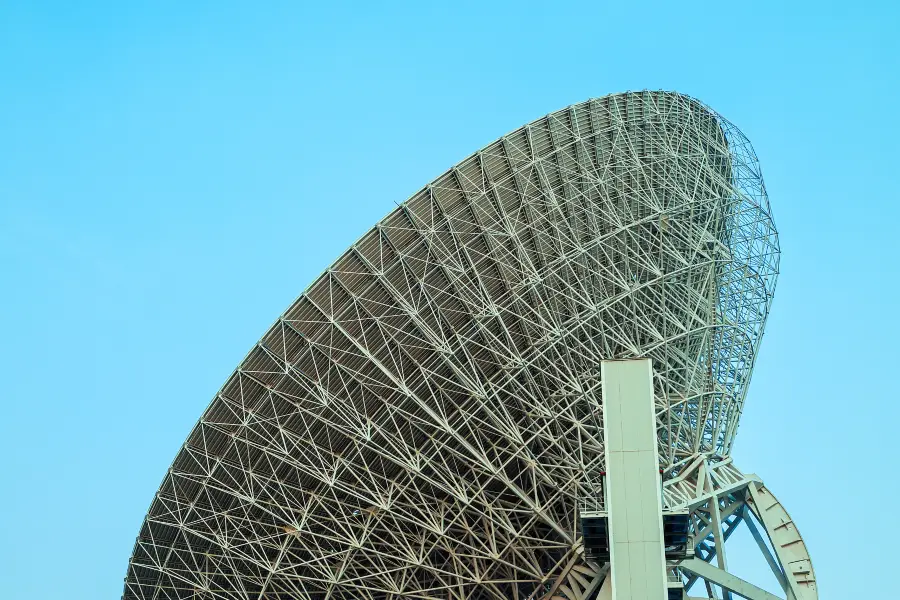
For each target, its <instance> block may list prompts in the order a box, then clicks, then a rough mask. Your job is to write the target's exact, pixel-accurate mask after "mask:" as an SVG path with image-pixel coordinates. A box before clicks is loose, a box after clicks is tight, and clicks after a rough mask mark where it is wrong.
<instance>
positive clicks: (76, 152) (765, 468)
mask: <svg viewBox="0 0 900 600" xmlns="http://www.w3.org/2000/svg"><path fill="white" fill-rule="evenodd" d="M369 4H370V3H362V2H360V3H329V2H316V3H312V2H310V3H303V2H254V3H252V2H247V3H240V4H239V3H234V2H222V1H220V2H180V1H179V2H146V3H141V2H106V3H103V2H92V1H87V0H82V1H79V2H30V1H25V0H22V1H20V2H15V1H9V0H8V1H5V2H0V209H2V210H0V275H2V278H0V286H2V294H0V319H2V320H0V369H2V371H0V372H2V374H3V385H2V388H0V402H2V412H0V457H2V463H0V464H2V474H0V485H2V489H0V538H2V539H0V590H2V592H0V596H2V597H3V598H4V599H11V600H19V599H22V600H24V599H26V598H27V599H43V598H75V599H94V598H117V597H118V596H119V595H120V594H121V591H122V579H123V577H124V575H125V570H126V566H127V562H128V558H129V556H130V552H131V549H132V545H133V543H134V539H135V536H136V534H137V532H138V527H139V526H140V523H141V520H142V518H143V516H144V513H145V511H146V509H147V508H148V506H149V504H150V501H151V499H152V497H153V494H154V492H155V491H156V488H157V486H158V484H159V482H160V481H161V479H162V477H163V474H164V473H165V471H166V469H167V468H168V466H169V464H170V462H171V460H172V459H173V457H174V456H175V453H176V451H177V450H178V448H179V446H180V445H181V443H182V442H183V440H184V439H185V437H186V436H187V434H188V432H189V431H190V429H191V428H192V427H193V425H194V423H195V421H196V420H197V419H198V418H199V416H200V414H201V413H202V411H203V409H204V408H205V407H206V405H207V403H208V402H209V401H210V399H211V398H212V397H213V395H214V394H215V393H216V391H217V390H218V388H219V386H220V385H221V384H222V383H223V382H224V381H225V379H226V378H227V377H228V375H229V374H230V372H231V371H232V369H233V368H234V367H235V366H236V365H237V364H238V362H239V361H240V360H241V358H243V356H244V354H245V353H246V352H247V351H248V350H249V349H250V347H251V346H252V345H253V343H254V342H255V341H256V340H257V339H258V338H259V337H260V335H261V334H262V333H263V332H264V331H265V330H266V329H267V328H268V326H269V325H270V324H271V323H272V322H273V321H274V320H275V318H276V317H277V316H278V315H279V314H280V313H281V311H282V310H283V309H285V308H286V307H287V306H288V304H289V303H290V302H291V301H292V300H293V299H294V298H295V297H296V296H297V295H299V294H300V292H302V291H303V289H304V288H305V287H306V285H307V284H309V283H310V282H311V281H312V280H313V278H314V277H315V276H317V275H318V274H319V273H320V272H321V271H322V270H324V269H325V268H326V267H327V266H328V265H329V264H330V263H331V262H332V261H333V260H334V259H335V258H336V257H337V256H338V255H339V254H340V253H341V252H342V251H343V250H344V249H345V248H346V247H347V246H349V245H350V244H351V243H352V242H353V241H355V240H356V238H357V237H359V236H360V235H361V234H362V233H364V232H365V231H366V230H367V229H368V228H369V227H370V226H371V225H373V224H374V223H375V221H376V220H378V219H379V218H380V217H382V216H383V215H384V214H386V213H387V212H388V211H389V210H391V208H392V207H393V206H394V205H395V203H396V202H401V201H403V200H404V199H405V198H407V197H408V196H410V195H411V194H412V193H413V192H415V191H416V190H417V189H418V188H420V187H421V186H423V185H424V184H425V183H427V182H428V181H430V180H431V179H433V178H434V177H435V176H437V175H439V174H440V173H441V172H443V171H444V170H446V169H447V168H448V167H450V166H451V165H453V164H454V163H456V162H457V161H459V160H461V159H463V158H464V157H466V156H467V155H469V154H470V153H472V152H473V151H475V150H476V149H478V148H480V147H481V146H483V145H485V144H486V143H488V142H490V141H492V140H494V139H495V138H497V137H499V136H501V135H503V134H504V133H506V132H508V131H510V130H512V129H515V128H517V127H519V126H520V125H522V124H524V123H526V122H527V121H530V120H532V119H535V118H538V117H540V116H542V115H544V114H546V113H548V112H551V111H553V110H556V109H559V108H562V107H564V106H566V105H569V104H571V103H574V102H579V101H582V100H585V99H587V98H589V97H594V96H601V95H604V94H607V93H612V92H619V91H624V90H640V89H644V88H649V89H659V88H663V89H674V90H678V91H681V92H684V93H687V94H690V95H692V96H695V97H697V98H699V99H701V100H703V101H704V102H706V103H707V104H709V105H710V106H712V107H713V108H714V109H715V110H717V111H718V112H720V113H722V114H723V115H725V116H726V117H727V118H728V119H730V120H731V121H733V122H734V123H735V124H736V125H737V126H738V127H740V128H741V129H742V130H743V132H744V133H745V134H746V135H747V137H748V138H750V140H751V141H752V142H753V144H754V146H755V148H756V150H757V153H758V155H759V158H760V161H761V164H762V168H763V174H764V176H765V180H766V184H767V187H768V190H769V194H770V198H771V202H772V206H773V210H774V214H775V220H776V224H777V226H778V229H779V231H780V233H781V244H782V250H783V257H782V273H781V277H780V280H779V283H778V288H777V290H776V297H775V302H774V305H773V312H772V315H771V318H770V321H769V324H768V328H767V332H766V336H765V339H764V342H763V346H762V351H761V354H760V357H759V360H758V362H757V366H756V371H755V374H754V378H753V383H752V385H751V387H750V394H749V398H748V402H747V406H746V410H745V411H744V417H743V421H742V424H741V430H740V434H739V435H738V438H737V445H736V450H735V457H736V460H737V462H738V465H739V466H740V467H741V468H742V469H743V470H744V471H745V472H756V473H758V474H759V475H761V476H762V477H763V478H764V479H765V481H766V482H767V484H768V485H769V487H770V488H771V489H772V490H773V491H774V492H775V493H776V494H777V495H778V497H779V499H781V501H782V502H783V504H784V505H785V506H786V507H787V509H788V510H789V511H790V512H791V514H792V516H793V517H794V519H795V520H796V522H797V523H798V524H799V526H800V529H801V531H802V533H803V535H804V537H805V539H806V541H807V543H808V546H809V548H810V550H811V553H812V556H813V559H814V561H815V562H814V564H815V567H816V571H817V575H818V580H819V582H820V587H821V595H820V598H822V600H839V599H840V600H844V599H847V598H853V597H863V595H865V597H871V598H875V597H879V598H889V597H896V596H897V595H898V592H897V577H896V576H897V570H896V557H897V556H898V555H900V551H898V547H897V543H898V540H900V530H898V525H897V523H898V521H897V517H896V510H895V508H894V505H895V503H896V501H897V497H898V491H900V490H898V484H897V480H898V474H897V459H896V453H897V451H896V448H897V440H898V438H900V432H898V431H897V427H898V422H900V410H898V398H897V386H896V377H897V368H898V367H897V346H896V342H897V340H898V338H900V325H898V317H897V297H898V292H900V288H898V275H900V269H898V251H900V242H898V238H900V197H898V183H897V176H898V170H900V165H898V162H900V151H898V146H900V118H898V97H900V85H898V80H900V44H898V36H900V19H898V13H897V9H895V8H893V7H892V5H891V4H892V3H888V2H884V3H881V4H879V3H875V2H841V3H829V2H822V1H818V2H722V1H720V2H713V3H702V2H672V3H659V4H655V3H653V2H640V3H637V6H634V7H632V6H631V3H628V2H621V1H618V2H603V1H597V0H594V1H591V2H583V3H573V4H568V5H566V3H563V2H560V3H546V4H531V3H528V2H507V3H491V2H485V3H481V2H472V3H470V2H462V1H456V2H447V3H440V5H438V3H431V2H414V3H409V4H391V3H384V2H379V3H377V4H378V5H379V6H378V7H373V6H370V5H369ZM371 4H376V3H371ZM738 554H740V552H738ZM732 562H734V560H732ZM752 568H755V567H752ZM752 568H751V570H752Z"/></svg>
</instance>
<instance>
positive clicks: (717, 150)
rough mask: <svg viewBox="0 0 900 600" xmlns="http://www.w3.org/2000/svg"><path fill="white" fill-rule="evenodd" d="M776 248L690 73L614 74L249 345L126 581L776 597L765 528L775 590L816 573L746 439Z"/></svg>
mask: <svg viewBox="0 0 900 600" xmlns="http://www.w3.org/2000/svg"><path fill="white" fill-rule="evenodd" d="M778 259H779V247H778V237H777V232H776V230H775V226H774V224H773V221H772V216H771V210H770V207H769V202H768V198H767V196H766V191H765V187H764V185H763V179H762V176H761V173H760V169H759V165H758V163H757V159H756V156H755V154H754V151H753V149H752V147H751V145H750V143H749V142H748V140H747V139H746V138H745V137H744V136H743V135H742V134H741V132H740V131H738V129H737V128H736V127H735V126H734V125H732V124H731V123H729V122H728V121H727V120H725V119H724V118H723V117H721V116H719V115H718V114H716V113H715V112H714V111H712V110H711V109H710V108H708V107H707V106H705V105H704V104H702V103H700V102H699V101H697V100H695V99H693V98H690V97H688V96H685V95H681V94H677V93H671V92H647V91H645V92H640V93H623V94H615V95H611V96H607V97H603V98H598V99H592V100H589V101H587V102H583V103H580V104H575V105H573V106H569V107H567V108H564V109H562V110H560V111H557V112H554V113H552V114H550V115H547V116H546V117H544V118H541V119H538V120H536V121H534V122H532V123H529V124H528V125H525V126H524V127H522V128H520V129H517V130H516V131H513V132H511V133H509V134H507V135H505V136H503V137H502V138H500V139H499V140H497V141H495V142H493V143H491V144H489V145H488V146H486V147H485V148H483V149H481V150H479V151H478V152H476V153H475V154H473V155H472V156H470V157H468V158H467V159H465V160H463V161H462V162H461V163H459V164H458V165H456V166H455V167H453V168H451V169H450V170H448V171H447V172H446V173H444V174H443V175H441V176H440V177H438V178H437V179H436V180H434V181H433V182H431V183H430V184H428V185H426V186H425V187H424V188H422V189H421V190H420V191H419V192H417V193H416V194H415V195H413V196H412V197H411V198H410V199H408V200H407V201H406V202H404V203H402V204H400V205H399V206H398V207H397V208H396V209H395V210H393V211H392V212H391V213H390V214H388V215H387V216H386V217H385V218H384V219H383V220H381V221H380V222H379V223H378V224H377V225H375V227H373V228H372V229H371V230H370V231H369V232H368V233H366V234H365V235H364V236H363V237H362V238H361V239H360V240H359V241H357V242H356V243H354V244H353V245H351V246H350V248H349V249H348V250H347V251H346V252H345V253H344V254H343V255H342V256H341V257H340V258H339V259H338V260H337V261H336V262H335V263H334V264H333V265H331V266H330V267H329V268H328V269H327V270H326V271H325V272H324V273H323V274H322V275H321V276H320V277H319V278H318V279H316V280H315V281H314V282H313V283H312V285H310V286H309V288H307V290H306V291H305V292H304V293H303V294H302V295H301V296H300V297H299V298H298V299H297V300H296V301H295V302H294V303H293V304H292V305H291V306H290V307H289V308H288V309H287V310H286V311H285V312H284V314H283V315H282V316H281V317H279V318H278V320H277V321H276V322H275V324H274V325H273V326H272V327H271V329H270V330H269V331H268V332H267V333H266V334H265V335H264V336H263V338H262V339H261V340H260V341H259V342H258V343H257V344H256V345H255V346H254V347H253V349H252V350H251V351H250V353H249V354H248V355H247V357H246V358H245V359H244V360H243V361H242V362H241V364H240V365H239V366H238V368H237V370H236V371H235V372H234V373H233V374H232V375H231V377H230V378H229V379H228V381H227V382H226V383H225V385H224V386H223V387H222V389H221V390H220V391H219V393H218V394H216V396H215V398H214V399H213V400H212V403H211V404H210V405H209V407H208V408H207V409H206V411H205V412H204V414H203V416H202V417H201V419H200V421H199V423H198V424H197V425H196V426H195V428H194V429H193V431H192V433H191V434H190V436H189V437H188V439H187V441H186V442H185V443H184V446H183V447H182V448H181V450H180V451H179V453H178V455H177V457H176V458H175V461H174V463H173V464H172V466H171V468H170V469H169V471H168V472H167V473H166V475H165V478H164V480H163V482H162V484H161V486H160V488H159V491H158V492H157V494H156V496H155V497H154V499H153V502H152V505H151V506H150V509H149V512H148V514H147V517H146V519H145V521H144V523H143V526H142V527H141V530H140V533H139V536H138V539H137V542H136V545H135V547H134V552H133V555H132V557H131V560H130V564H129V568H128V573H127V577H126V580H125V591H124V596H123V597H124V598H126V599H129V600H131V599H141V600H151V599H152V600H162V599H173V600H174V599H197V600H199V599H223V600H224V599H233V600H251V599H252V600H262V599H266V600H288V599H291V600H304V599H305V600H342V599H354V600H380V599H395V598H418V599H423V600H424V599H453V600H466V599H497V600H500V599H504V600H505V599H515V600H525V599H535V600H536V599H544V600H551V599H552V600H590V599H593V598H610V597H612V598H622V599H624V598H655V597H657V596H656V594H659V597H660V598H679V599H680V598H686V597H691V598H696V597H709V598H722V597H724V598H729V599H730V598H732V597H734V596H739V597H745V598H749V599H751V600H760V599H766V600H769V599H771V598H777V597H779V596H776V595H773V594H771V593H769V592H766V591H763V590H762V589H761V588H759V587H758V586H756V585H754V584H752V583H750V582H747V581H745V580H743V579H741V578H740V577H737V576H736V575H734V574H733V573H732V572H731V571H729V563H728V561H727V555H726V545H725V541H726V540H727V539H728V538H729V537H730V535H731V533H732V532H733V531H734V530H735V529H736V528H738V527H740V526H744V527H746V528H748V529H749V530H750V533H751V534H752V536H753V538H754V539H756V541H757V543H758V547H759V551H760V552H761V553H762V554H763V556H764V557H765V559H766V560H767V562H768V564H769V566H770V567H771V569H772V571H773V573H774V575H775V578H776V579H777V581H778V582H779V584H780V586H781V590H780V593H781V597H784V598H787V599H788V600H808V599H815V598H817V597H818V596H817V592H816V583H815V576H814V572H813V569H812V565H811V563H810V560H809V556H808V553H807V551H806V546H805V544H804V543H803V540H802V538H801V537H800V535H799V533H798V531H797V528H796V526H795V525H794V523H793V521H791V519H790V517H789V516H788V513H787V512H786V511H785V509H784V508H783V507H782V505H781V504H780V503H779V502H778V501H777V500H776V498H775V496H774V495H773V494H772V492H771V491H770V490H769V489H768V488H767V487H766V486H765V485H764V483H763V482H762V480H761V479H760V478H758V477H757V476H755V475H749V474H744V473H742V472H741V471H740V470H739V469H738V468H737V467H736V466H735V464H734V462H733V461H732V459H731V458H730V452H731V448H732V444H733V442H734V439H735V434H736V433H737V429H738V421H739V418H740V415H741V410H742V408H743V404H744V400H745V397H746V394H747V386H748V384H749V380H750V374H751V372H752V369H753V363H754V360H755V357H756V355H757V351H758V348H759V343H760V339H761V336H762V332H763V326H764V324H765V321H766V316H767V313H768V309H769V305H770V301H771V298H772V294H773V290H774V286H775V280H776V275H777V272H778ZM644 400H646V402H644ZM645 433H646V434H647V435H644V434H645ZM654 433H655V435H654ZM636 440H640V444H643V445H640V444H638V442H637V441H636ZM632 441H634V443H635V444H638V446H639V447H638V446H635V447H634V448H631V447H630V446H629V444H631V443H632ZM629 452H630V454H629ZM636 457H641V458H640V460H638V458H636ZM629 461H632V462H629ZM634 461H638V462H634ZM640 461H643V462H640ZM628 465H636V466H634V467H633V468H631V467H629V466H628ZM648 482H649V483H648ZM642 485H643V487H641V486H642ZM635 506H638V507H642V508H641V511H644V512H642V513H641V514H640V515H639V514H637V513H636V512H635V510H636V509H634V508H633V507H635ZM626 507H627V510H626ZM628 511H631V512H628ZM626 513H627V514H626ZM638 530H641V531H642V532H644V530H646V531H645V532H644V533H640V534H639V533H638ZM629 549H630V550H629ZM636 549H640V551H638V550H636ZM645 550H646V552H644V551H645ZM629 552H631V554H629ZM642 553H643V554H642ZM648 565H649V566H648ZM653 565H656V566H653ZM641 569H644V570H645V571H646V572H644V571H641ZM640 573H643V575H640ZM636 574H638V575H636ZM639 575H640V576H639ZM629 577H630V578H631V579H630V581H631V584H629V583H628V581H629ZM638 580H639V581H640V582H644V583H640V584H637V583H635V581H638ZM645 583H646V586H647V587H646V590H647V591H645V592H641V591H639V590H637V588H636V587H635V586H637V587H640V585H644V584H645ZM629 585H630V586H631V588H629ZM632 588H633V589H632ZM635 590H637V591H635ZM653 590H656V591H653ZM641 594H644V595H641Z"/></svg>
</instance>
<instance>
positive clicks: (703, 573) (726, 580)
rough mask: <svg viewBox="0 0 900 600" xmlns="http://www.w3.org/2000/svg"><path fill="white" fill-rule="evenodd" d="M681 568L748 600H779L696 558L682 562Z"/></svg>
mask: <svg viewBox="0 0 900 600" xmlns="http://www.w3.org/2000/svg"><path fill="white" fill-rule="evenodd" d="M681 568H682V570H684V571H689V572H691V573H693V574H695V575H699V576H700V577H702V578H703V579H705V580H706V581H708V582H711V583H715V584H716V585H720V586H722V588H724V589H726V590H728V591H730V592H732V593H734V594H737V595H738V596H741V597H743V598H747V599H748V600H781V598H779V597H778V596H776V595H774V594H770V593H769V592H767V591H766V590H764V589H762V588H759V587H756V586H755V585H753V584H752V583H749V582H747V581H744V580H743V579H741V578H740V577H737V576H735V575H732V574H731V573H728V572H727V571H723V570H722V569H718V568H716V567H714V566H712V565H711V564H709V563H705V562H703V561H702V560H699V559H696V558H693V559H691V560H686V561H684V562H682V563H681Z"/></svg>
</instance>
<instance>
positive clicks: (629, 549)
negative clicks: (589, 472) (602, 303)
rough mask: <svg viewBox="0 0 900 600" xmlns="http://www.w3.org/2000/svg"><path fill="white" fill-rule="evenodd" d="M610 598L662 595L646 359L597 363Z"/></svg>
mask: <svg viewBox="0 0 900 600" xmlns="http://www.w3.org/2000/svg"><path fill="white" fill-rule="evenodd" d="M601 379H602V385H603V431H604V435H605V438H606V449H605V452H606V501H607V510H608V514H609V529H610V550H611V558H610V578H611V583H612V599H613V600H657V599H662V598H665V597H666V596H665V595H666V571H665V565H666V561H665V548H664V547H663V527H662V499H661V493H660V489H661V487H660V485H661V483H660V476H659V454H658V452H657V437H656V416H655V411H654V401H653V371H652V365H651V361H650V359H646V358H644V359H635V360H615V361H603V362H602V363H601Z"/></svg>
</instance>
